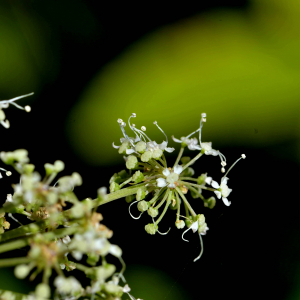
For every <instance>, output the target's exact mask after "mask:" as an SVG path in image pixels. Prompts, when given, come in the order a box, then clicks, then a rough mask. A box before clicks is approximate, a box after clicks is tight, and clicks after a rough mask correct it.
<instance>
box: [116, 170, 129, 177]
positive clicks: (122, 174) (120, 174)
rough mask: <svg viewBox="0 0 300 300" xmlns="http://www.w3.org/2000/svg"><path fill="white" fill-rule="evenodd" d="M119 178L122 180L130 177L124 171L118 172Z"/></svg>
mask: <svg viewBox="0 0 300 300" xmlns="http://www.w3.org/2000/svg"><path fill="white" fill-rule="evenodd" d="M118 176H120V177H121V179H125V178H128V177H129V176H128V173H127V171H126V170H122V171H120V172H118Z"/></svg>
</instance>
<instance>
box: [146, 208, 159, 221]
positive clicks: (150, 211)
mask: <svg viewBox="0 0 300 300" xmlns="http://www.w3.org/2000/svg"><path fill="white" fill-rule="evenodd" d="M148 215H149V216H150V217H152V218H155V217H156V216H157V215H158V209H157V208H154V207H149V209H148Z"/></svg>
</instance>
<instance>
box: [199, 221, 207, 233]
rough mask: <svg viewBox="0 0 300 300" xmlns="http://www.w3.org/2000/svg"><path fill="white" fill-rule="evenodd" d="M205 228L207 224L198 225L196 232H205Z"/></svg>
mask: <svg viewBox="0 0 300 300" xmlns="http://www.w3.org/2000/svg"><path fill="white" fill-rule="evenodd" d="M206 227H207V224H206V223H205V222H204V223H203V224H201V225H199V229H198V231H199V232H200V233H201V232H205V231H206Z"/></svg>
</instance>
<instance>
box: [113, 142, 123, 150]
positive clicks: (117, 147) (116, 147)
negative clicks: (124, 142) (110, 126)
mask: <svg viewBox="0 0 300 300" xmlns="http://www.w3.org/2000/svg"><path fill="white" fill-rule="evenodd" d="M112 146H113V147H114V148H115V149H119V148H120V147H121V146H116V145H115V143H112Z"/></svg>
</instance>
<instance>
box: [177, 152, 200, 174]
mask: <svg viewBox="0 0 300 300" xmlns="http://www.w3.org/2000/svg"><path fill="white" fill-rule="evenodd" d="M203 153H204V152H202V151H201V152H200V153H199V154H198V155H196V156H195V157H194V158H193V159H192V160H190V161H189V162H188V163H187V164H186V165H185V166H184V167H183V169H182V171H183V170H184V169H186V168H187V167H188V166H190V165H191V164H193V163H194V162H195V161H196V160H197V159H198V158H200V157H201V156H202V155H203Z"/></svg>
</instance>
